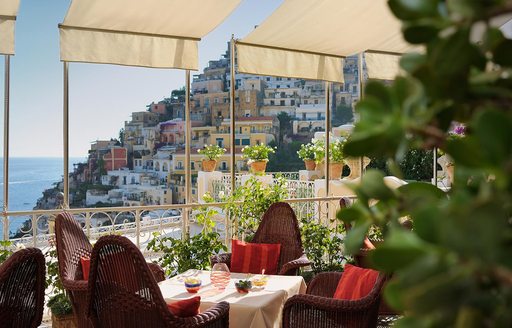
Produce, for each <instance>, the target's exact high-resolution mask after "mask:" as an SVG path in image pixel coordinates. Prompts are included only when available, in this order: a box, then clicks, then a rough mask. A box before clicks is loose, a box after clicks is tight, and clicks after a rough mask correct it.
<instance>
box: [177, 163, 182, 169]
mask: <svg viewBox="0 0 512 328" xmlns="http://www.w3.org/2000/svg"><path fill="white" fill-rule="evenodd" d="M178 169H183V162H181V161H180V162H178Z"/></svg>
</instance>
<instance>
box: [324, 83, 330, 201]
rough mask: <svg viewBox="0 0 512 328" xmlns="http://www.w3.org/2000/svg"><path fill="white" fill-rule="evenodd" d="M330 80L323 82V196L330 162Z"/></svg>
mask: <svg viewBox="0 0 512 328" xmlns="http://www.w3.org/2000/svg"><path fill="white" fill-rule="evenodd" d="M330 91H331V82H325V197H329V180H330V174H329V164H330V162H331V161H330V154H329V152H330V149H329V146H330V143H331V140H330V138H329V135H330V132H331V108H330V107H331V105H330V103H331V99H330V98H331V92H330Z"/></svg>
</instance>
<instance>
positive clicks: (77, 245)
mask: <svg viewBox="0 0 512 328" xmlns="http://www.w3.org/2000/svg"><path fill="white" fill-rule="evenodd" d="M55 239H56V243H57V257H58V261H59V276H60V279H61V281H62V285H63V286H64V288H65V289H66V291H67V292H68V295H69V297H70V299H71V303H72V305H73V312H74V313H75V315H76V317H77V321H78V327H79V328H86V327H90V323H89V319H88V318H87V316H86V313H85V311H86V307H87V298H86V297H87V281H86V280H83V279H84V278H83V273H82V266H81V265H80V258H81V257H82V256H90V255H91V252H92V246H91V244H90V243H89V239H87V236H86V235H85V233H84V231H83V230H82V228H81V227H80V225H79V224H78V222H77V221H76V220H75V218H74V217H73V215H72V214H70V213H68V212H63V213H60V214H59V215H58V216H57V218H56V219H55ZM150 268H151V271H152V272H153V276H154V277H155V279H156V280H157V281H162V280H165V275H164V272H163V270H162V269H161V268H160V267H159V266H158V265H156V264H153V263H150Z"/></svg>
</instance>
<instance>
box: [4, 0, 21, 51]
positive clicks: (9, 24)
mask: <svg viewBox="0 0 512 328" xmlns="http://www.w3.org/2000/svg"><path fill="white" fill-rule="evenodd" d="M19 6H20V0H2V1H0V54H3V55H14V25H15V22H16V15H17V14H18V8H19Z"/></svg>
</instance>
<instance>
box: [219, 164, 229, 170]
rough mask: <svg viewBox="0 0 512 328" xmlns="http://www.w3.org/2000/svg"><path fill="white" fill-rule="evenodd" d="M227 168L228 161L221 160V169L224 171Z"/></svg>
mask: <svg viewBox="0 0 512 328" xmlns="http://www.w3.org/2000/svg"><path fill="white" fill-rule="evenodd" d="M227 169H228V163H226V162H222V164H221V170H223V171H226V170H227Z"/></svg>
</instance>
